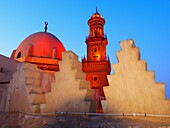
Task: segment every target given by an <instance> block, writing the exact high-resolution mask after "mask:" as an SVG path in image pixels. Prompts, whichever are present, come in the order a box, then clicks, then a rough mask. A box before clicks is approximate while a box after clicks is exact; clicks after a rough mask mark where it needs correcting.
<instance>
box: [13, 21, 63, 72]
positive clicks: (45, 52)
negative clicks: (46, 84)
mask: <svg viewBox="0 0 170 128" xmlns="http://www.w3.org/2000/svg"><path fill="white" fill-rule="evenodd" d="M45 25H46V26H45V32H37V33H34V34H32V35H30V36H28V37H27V38H26V39H25V40H23V41H22V42H21V44H20V45H19V46H18V48H17V49H16V50H14V51H13V53H12V55H11V58H13V59H15V60H17V61H20V62H29V63H32V64H37V65H38V68H40V69H42V70H48V71H59V66H58V62H59V61H60V60H62V52H65V51H66V50H65V48H64V46H63V44H62V43H61V41H60V40H59V39H58V38H57V37H56V36H54V35H53V34H51V33H48V32H47V22H45Z"/></svg>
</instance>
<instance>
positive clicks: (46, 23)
mask: <svg viewBox="0 0 170 128" xmlns="http://www.w3.org/2000/svg"><path fill="white" fill-rule="evenodd" d="M47 25H48V22H47V21H45V28H44V29H45V32H47V29H48V28H47Z"/></svg>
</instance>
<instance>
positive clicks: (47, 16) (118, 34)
mask: <svg viewBox="0 0 170 128" xmlns="http://www.w3.org/2000/svg"><path fill="white" fill-rule="evenodd" d="M96 6H97V7H98V12H99V13H100V14H101V15H102V17H104V18H105V20H106V24H105V27H104V32H105V34H106V35H107V38H108V46H107V54H109V56H110V59H111V63H117V59H116V54H115V53H116V51H118V50H120V49H121V48H120V45H119V42H120V41H121V40H126V39H133V40H134V42H135V45H136V47H139V48H140V53H141V60H146V61H147V66H148V70H154V72H155V80H156V82H164V84H165V90H166V91H165V94H166V98H169V99H170V77H169V73H170V54H169V53H168V51H169V50H170V49H169V48H170V0H0V54H2V55H5V56H8V57H10V55H11V53H12V51H13V50H14V49H16V48H17V47H18V45H19V44H20V43H21V42H22V41H23V40H24V39H25V38H26V37H28V36H29V35H30V34H33V33H35V32H39V31H44V22H45V21H47V22H48V24H49V25H48V32H50V33H52V34H54V35H55V36H56V37H57V38H58V39H59V40H60V41H61V42H62V43H63V45H64V46H65V48H66V50H72V51H73V52H75V53H76V54H77V55H78V56H79V60H81V58H82V57H83V56H84V55H86V44H85V38H86V36H88V32H89V28H88V25H87V21H88V19H89V18H90V17H91V15H92V14H93V13H95V9H96ZM112 73H113V71H112Z"/></svg>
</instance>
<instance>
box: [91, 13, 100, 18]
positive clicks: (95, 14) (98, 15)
mask: <svg viewBox="0 0 170 128" xmlns="http://www.w3.org/2000/svg"><path fill="white" fill-rule="evenodd" d="M96 17H98V18H102V16H101V15H100V14H99V13H98V12H96V13H94V14H93V15H92V16H91V18H96Z"/></svg>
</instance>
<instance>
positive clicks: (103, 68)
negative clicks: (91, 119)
mask: <svg viewBox="0 0 170 128" xmlns="http://www.w3.org/2000/svg"><path fill="white" fill-rule="evenodd" d="M104 24H105V20H104V19H103V18H102V16H101V15H100V14H99V13H98V11H97V8H96V13H94V14H93V15H92V16H91V18H90V19H89V20H88V25H89V36H88V37H87V38H86V45H87V58H86V57H84V58H83V60H82V70H83V71H84V72H86V79H87V80H88V81H90V88H91V89H95V96H94V98H95V100H96V101H97V106H96V107H97V109H96V110H97V112H102V107H101V100H102V99H105V95H104V92H103V86H108V81H107V75H109V74H110V71H111V68H110V60H109V57H106V46H107V44H108V41H107V37H106V36H105V35H104Z"/></svg>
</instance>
